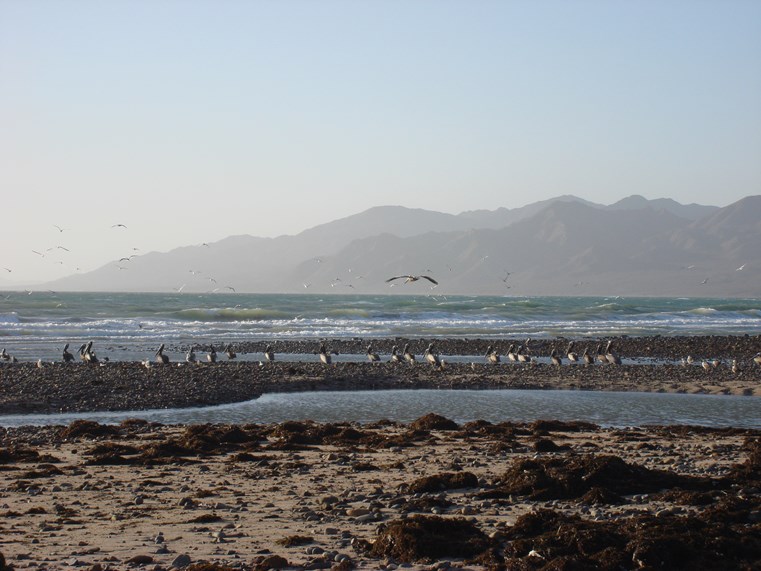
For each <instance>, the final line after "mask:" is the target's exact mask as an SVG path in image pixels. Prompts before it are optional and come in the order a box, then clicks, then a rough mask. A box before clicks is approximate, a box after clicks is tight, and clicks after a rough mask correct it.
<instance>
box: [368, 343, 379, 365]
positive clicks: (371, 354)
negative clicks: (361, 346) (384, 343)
mask: <svg viewBox="0 0 761 571" xmlns="http://www.w3.org/2000/svg"><path fill="white" fill-rule="evenodd" d="M367 360H368V361H370V362H371V363H380V355H378V353H376V352H375V351H373V344H372V343H370V344H369V345H368V346H367Z"/></svg>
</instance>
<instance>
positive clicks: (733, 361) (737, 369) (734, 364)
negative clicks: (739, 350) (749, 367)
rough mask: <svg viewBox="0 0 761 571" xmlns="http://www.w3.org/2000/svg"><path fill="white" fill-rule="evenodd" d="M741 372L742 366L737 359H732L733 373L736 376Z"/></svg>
mask: <svg viewBox="0 0 761 571" xmlns="http://www.w3.org/2000/svg"><path fill="white" fill-rule="evenodd" d="M741 371H742V369H741V368H740V365H738V364H737V359H732V373H733V374H735V375H736V374H737V373H739V372H741Z"/></svg>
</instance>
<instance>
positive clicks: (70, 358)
mask: <svg viewBox="0 0 761 571" xmlns="http://www.w3.org/2000/svg"><path fill="white" fill-rule="evenodd" d="M73 360H74V355H72V354H71V353H69V344H68V343H66V345H64V346H63V362H64V363H71V362H72V361H73Z"/></svg>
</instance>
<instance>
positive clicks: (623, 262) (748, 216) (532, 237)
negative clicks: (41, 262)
mask: <svg viewBox="0 0 761 571" xmlns="http://www.w3.org/2000/svg"><path fill="white" fill-rule="evenodd" d="M122 267H126V268H127V269H126V271H121V270H119V269H118V268H117V263H116V262H114V263H109V264H106V265H105V266H103V267H101V268H98V269H96V270H94V271H91V272H88V273H82V274H76V275H72V276H68V277H65V278H62V279H59V280H56V281H54V282H50V283H48V284H46V285H45V286H44V287H49V288H50V289H54V290H60V291H72V290H77V291H172V290H175V291H182V292H188V293H189V292H207V291H218V292H228V293H229V292H232V291H233V290H234V291H236V292H275V293H298V292H304V293H367V294H387V293H406V294H430V293H433V294H436V295H439V294H441V295H446V294H466V295H467V294H504V295H521V296H524V295H605V296H613V295H621V296H640V295H641V296H689V297H696V296H702V297H711V296H716V297H761V196H748V197H746V198H743V199H741V200H739V201H738V202H735V203H734V204H730V205H729V206H726V207H723V208H719V207H716V206H704V205H698V204H688V205H684V204H680V203H678V202H676V201H674V200H671V199H657V200H648V199H645V198H643V197H641V196H631V197H628V198H625V199H623V200H621V201H619V202H617V203H615V204H611V205H601V204H595V203H592V202H589V201H586V200H583V199H581V198H578V197H575V196H569V195H565V196H559V197H556V198H553V199H550V200H545V201H541V202H535V203H533V204H529V205H527V206H524V207H521V208H513V209H508V208H498V209H496V210H473V211H468V212H463V213H461V214H458V215H453V214H446V213H441V212H435V211H430V210H423V209H412V208H405V207H401V206H379V207H374V208H370V209H368V210H366V211H364V212H360V213H358V214H355V215H352V216H348V217H346V218H341V219H339V220H335V221H333V222H329V223H327V224H321V225H319V226H315V227H313V228H310V229H308V230H305V231H303V232H301V233H299V234H296V235H287V236H279V237H277V238H259V237H255V236H250V235H242V236H231V237H228V238H225V239H223V240H220V241H218V242H214V243H210V244H208V245H202V246H186V247H182V248H177V249H175V250H172V251H170V252H163V253H162V252H152V253H149V254H145V255H141V256H135V257H134V258H132V259H131V260H130V261H129V262H124V263H122ZM407 274H411V275H421V274H422V275H428V276H429V277H432V278H433V279H435V280H436V281H438V284H439V285H438V286H437V287H435V288H433V284H432V283H430V282H429V281H427V280H425V279H420V280H418V281H414V282H410V283H404V282H405V280H403V279H398V280H394V281H392V282H390V283H387V282H386V280H387V279H389V278H391V277H395V276H402V275H407ZM432 288H433V289H432Z"/></svg>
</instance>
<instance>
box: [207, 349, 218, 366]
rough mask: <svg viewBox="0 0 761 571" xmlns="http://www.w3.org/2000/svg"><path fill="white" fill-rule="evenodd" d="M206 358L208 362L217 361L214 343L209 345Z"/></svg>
mask: <svg viewBox="0 0 761 571" xmlns="http://www.w3.org/2000/svg"><path fill="white" fill-rule="evenodd" d="M206 360H207V361H208V362H209V363H216V362H217V350H216V349H215V348H214V345H209V352H208V353H206Z"/></svg>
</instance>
